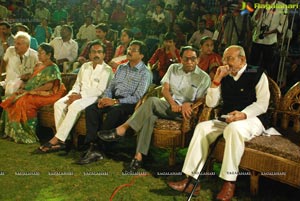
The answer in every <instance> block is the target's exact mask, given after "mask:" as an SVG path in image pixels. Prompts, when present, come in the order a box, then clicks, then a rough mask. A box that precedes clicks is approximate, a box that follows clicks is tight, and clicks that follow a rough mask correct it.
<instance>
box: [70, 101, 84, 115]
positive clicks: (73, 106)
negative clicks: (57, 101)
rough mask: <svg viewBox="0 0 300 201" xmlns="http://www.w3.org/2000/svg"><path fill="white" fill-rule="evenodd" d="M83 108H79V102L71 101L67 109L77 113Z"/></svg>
mask: <svg viewBox="0 0 300 201" xmlns="http://www.w3.org/2000/svg"><path fill="white" fill-rule="evenodd" d="M82 110H83V109H82V108H81V106H80V104H77V103H75V102H73V103H72V104H71V105H69V107H68V111H72V112H76V113H79V112H81V111H82Z"/></svg>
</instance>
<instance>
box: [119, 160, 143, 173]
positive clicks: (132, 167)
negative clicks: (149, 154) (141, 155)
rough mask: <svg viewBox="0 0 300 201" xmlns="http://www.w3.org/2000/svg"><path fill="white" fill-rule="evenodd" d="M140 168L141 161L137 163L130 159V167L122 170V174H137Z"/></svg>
mask: <svg viewBox="0 0 300 201" xmlns="http://www.w3.org/2000/svg"><path fill="white" fill-rule="evenodd" d="M141 167H142V161H138V160H137V159H136V158H134V159H132V161H131V163H130V165H129V166H128V168H126V169H124V170H123V173H124V172H127V173H129V172H137V171H138V169H140V168H141Z"/></svg>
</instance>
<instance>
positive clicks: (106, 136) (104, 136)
mask: <svg viewBox="0 0 300 201" xmlns="http://www.w3.org/2000/svg"><path fill="white" fill-rule="evenodd" d="M97 135H98V137H99V138H100V139H101V140H103V141H106V142H116V141H119V140H120V139H121V138H123V136H120V135H118V134H117V130H116V129H115V128H114V129H111V130H107V131H99V132H98V133H97Z"/></svg>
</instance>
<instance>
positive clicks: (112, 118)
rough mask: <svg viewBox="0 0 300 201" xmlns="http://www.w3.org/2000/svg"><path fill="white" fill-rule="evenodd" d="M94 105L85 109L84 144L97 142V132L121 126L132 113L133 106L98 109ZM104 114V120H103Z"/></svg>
mask: <svg viewBox="0 0 300 201" xmlns="http://www.w3.org/2000/svg"><path fill="white" fill-rule="evenodd" d="M97 104H98V103H94V104H92V105H90V106H89V107H87V108H86V109H85V121H86V129H87V135H86V137H85V141H84V143H85V144H90V143H91V142H96V141H97V140H98V137H97V131H99V130H110V129H113V128H116V127H118V126H119V125H121V124H123V123H124V122H125V121H126V120H127V119H128V116H129V115H131V114H132V113H133V112H134V108H135V104H117V105H114V106H111V107H105V108H101V109H100V108H98V106H97ZM104 114H106V116H105V118H103V116H104Z"/></svg>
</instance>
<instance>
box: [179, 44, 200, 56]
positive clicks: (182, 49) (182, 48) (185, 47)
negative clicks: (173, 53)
mask: <svg viewBox="0 0 300 201" xmlns="http://www.w3.org/2000/svg"><path fill="white" fill-rule="evenodd" d="M186 50H192V51H194V52H195V53H196V55H197V57H198V56H199V50H198V49H196V48H194V47H193V46H184V47H181V48H180V56H181V57H182V55H183V53H184V52H185V51H186Z"/></svg>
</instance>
